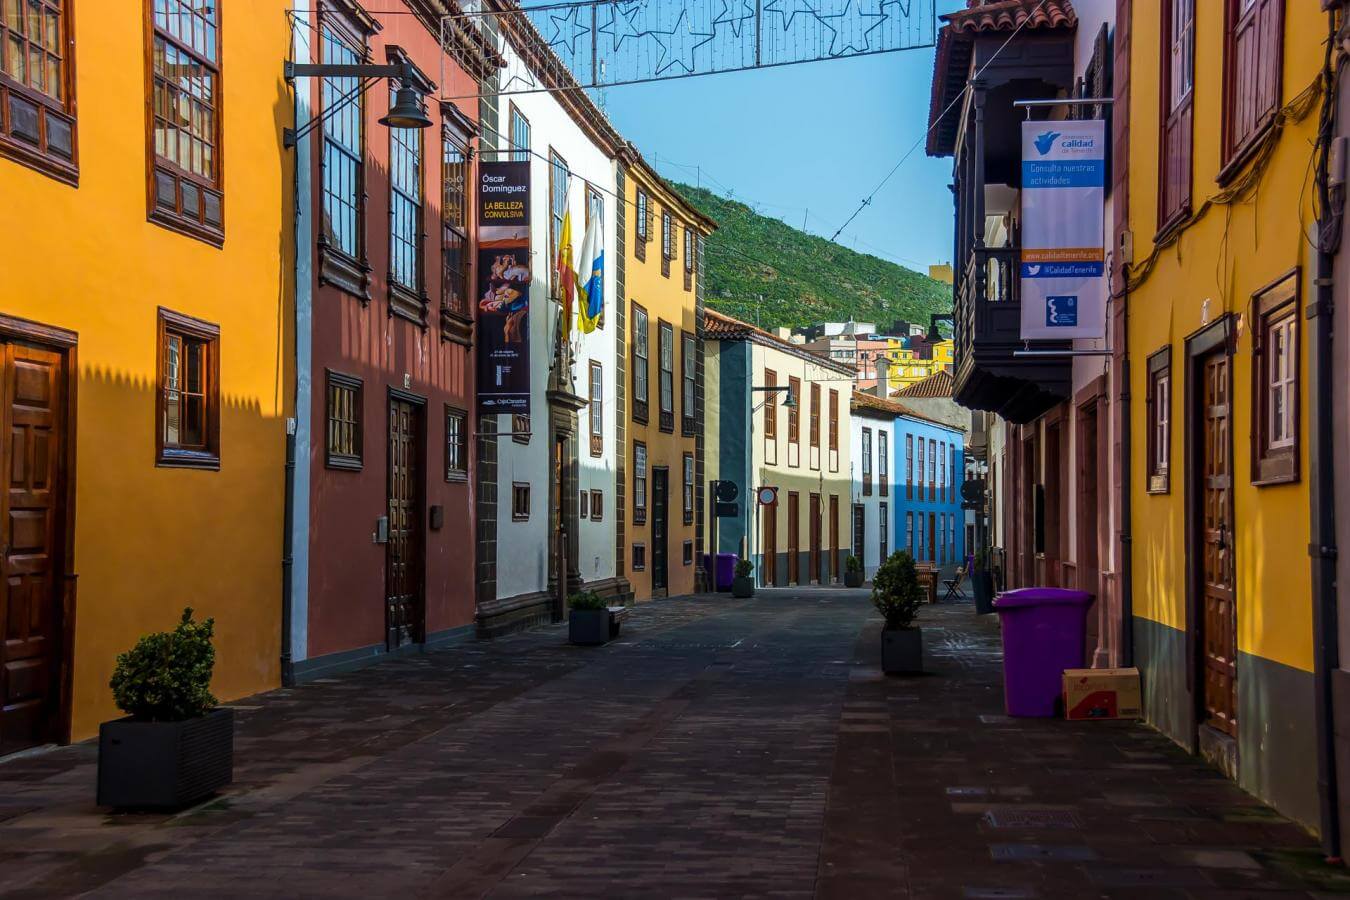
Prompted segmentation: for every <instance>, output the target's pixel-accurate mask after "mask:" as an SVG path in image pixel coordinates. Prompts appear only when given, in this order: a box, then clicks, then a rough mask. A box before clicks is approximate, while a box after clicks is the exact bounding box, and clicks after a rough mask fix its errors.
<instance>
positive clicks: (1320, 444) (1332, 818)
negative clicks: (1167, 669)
mask: <svg viewBox="0 0 1350 900" xmlns="http://www.w3.org/2000/svg"><path fill="white" fill-rule="evenodd" d="M1327 22H1328V28H1329V31H1330V35H1329V38H1328V40H1327V48H1326V56H1325V60H1324V62H1323V69H1322V72H1323V79H1324V84H1325V87H1326V90H1325V92H1324V94H1323V98H1322V111H1321V116H1320V122H1319V126H1320V127H1319V134H1318V143H1319V144H1320V145H1321V146H1320V148H1319V149H1320V151H1321V152H1319V153H1318V156H1317V195H1318V201H1319V204H1320V207H1321V209H1322V211H1323V215H1324V216H1325V219H1324V220H1322V221H1319V222H1318V223H1317V276H1316V279H1315V280H1314V285H1315V292H1314V300H1313V302H1312V303H1310V304H1309V305H1308V307H1307V309H1306V312H1305V316H1306V318H1307V319H1308V322H1309V325H1310V327H1311V330H1312V337H1311V340H1310V342H1309V343H1310V345H1311V350H1312V359H1311V360H1310V368H1311V369H1312V379H1313V385H1312V387H1313V393H1312V396H1313V404H1314V406H1313V409H1312V424H1311V428H1312V434H1311V435H1310V437H1311V438H1312V440H1311V441H1310V443H1311V445H1312V447H1311V450H1312V452H1311V459H1310V465H1309V469H1310V470H1311V471H1310V475H1311V480H1310V482H1309V485H1308V488H1309V494H1310V497H1309V501H1310V502H1309V514H1310V516H1311V528H1310V531H1311V537H1312V542H1311V543H1310V544H1309V546H1308V555H1309V556H1310V557H1311V563H1312V587H1313V647H1314V657H1313V668H1314V672H1315V699H1316V704H1317V715H1316V724H1317V789H1318V801H1319V807H1320V813H1321V826H1322V828H1321V831H1322V850H1323V852H1324V853H1325V854H1326V855H1327V856H1328V857H1332V858H1336V857H1340V855H1341V846H1340V844H1341V839H1340V817H1339V815H1338V807H1339V798H1338V796H1337V793H1338V789H1337V778H1336V733H1335V726H1336V718H1335V698H1334V696H1333V690H1332V676H1333V673H1334V672H1335V670H1336V668H1337V667H1338V666H1339V665H1340V648H1339V646H1338V644H1339V635H1338V624H1337V601H1336V517H1335V503H1336V498H1335V488H1336V485H1335V479H1336V447H1335V437H1334V428H1333V418H1332V417H1333V415H1334V406H1333V403H1332V399H1333V383H1334V377H1335V373H1334V372H1333V367H1334V361H1333V359H1332V349H1333V333H1332V312H1333V304H1334V294H1333V286H1334V277H1333V276H1334V268H1333V267H1334V265H1335V253H1336V250H1337V247H1338V245H1339V242H1340V214H1339V213H1338V212H1336V211H1334V209H1333V206H1332V204H1334V203H1341V202H1344V197H1343V196H1334V195H1338V194H1341V193H1342V191H1341V190H1339V189H1338V190H1336V191H1333V189H1332V187H1331V185H1330V183H1329V178H1328V176H1329V174H1330V173H1329V158H1328V157H1329V151H1330V147H1329V146H1328V145H1327V142H1328V141H1330V140H1331V139H1332V138H1333V135H1334V133H1335V126H1336V103H1337V90H1336V89H1337V87H1338V85H1337V84H1336V80H1337V78H1338V77H1339V70H1338V69H1337V68H1334V67H1333V66H1332V53H1333V49H1334V48H1335V47H1336V45H1337V40H1336V36H1337V28H1336V12H1335V10H1332V11H1330V12H1329V13H1328V15H1327ZM1342 164H1343V163H1342Z"/></svg>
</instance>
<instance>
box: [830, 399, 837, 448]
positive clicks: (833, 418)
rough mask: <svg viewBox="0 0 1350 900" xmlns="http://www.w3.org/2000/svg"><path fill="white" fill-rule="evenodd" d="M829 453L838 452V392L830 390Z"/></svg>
mask: <svg viewBox="0 0 1350 900" xmlns="http://www.w3.org/2000/svg"><path fill="white" fill-rule="evenodd" d="M830 452H832V453H838V452H839V392H838V391H836V390H835V389H834V388H830Z"/></svg>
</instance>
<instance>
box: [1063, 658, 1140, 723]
mask: <svg viewBox="0 0 1350 900" xmlns="http://www.w3.org/2000/svg"><path fill="white" fill-rule="evenodd" d="M1141 714H1142V709H1141V707H1140V703H1139V670H1138V669H1133V668H1131V669H1065V670H1064V718H1066V719H1137V718H1139V716H1140V715H1141Z"/></svg>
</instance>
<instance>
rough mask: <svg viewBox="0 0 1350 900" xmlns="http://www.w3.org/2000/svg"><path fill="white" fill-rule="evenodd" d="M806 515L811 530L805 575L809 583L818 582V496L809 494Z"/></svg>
mask: <svg viewBox="0 0 1350 900" xmlns="http://www.w3.org/2000/svg"><path fill="white" fill-rule="evenodd" d="M807 515H809V516H810V517H811V520H810V522H809V523H808V525H807V527H808V528H810V529H811V553H810V556H809V557H808V558H807V559H808V562H807V567H808V568H809V570H810V571H809V572H808V573H807V574H808V576H809V580H810V581H814V582H817V583H819V582H820V495H819V494H815V493H813V494H811V496H810V499H809V501H808V506H807Z"/></svg>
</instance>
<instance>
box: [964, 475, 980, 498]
mask: <svg viewBox="0 0 1350 900" xmlns="http://www.w3.org/2000/svg"><path fill="white" fill-rule="evenodd" d="M961 499H962V500H983V499H984V479H983V478H967V479H966V480H965V482H964V483H962V485H961Z"/></svg>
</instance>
